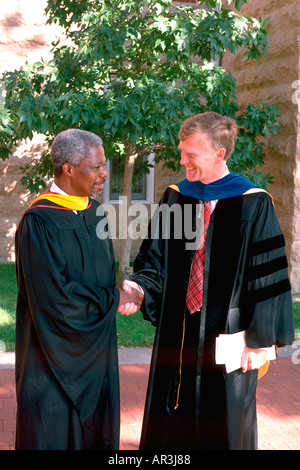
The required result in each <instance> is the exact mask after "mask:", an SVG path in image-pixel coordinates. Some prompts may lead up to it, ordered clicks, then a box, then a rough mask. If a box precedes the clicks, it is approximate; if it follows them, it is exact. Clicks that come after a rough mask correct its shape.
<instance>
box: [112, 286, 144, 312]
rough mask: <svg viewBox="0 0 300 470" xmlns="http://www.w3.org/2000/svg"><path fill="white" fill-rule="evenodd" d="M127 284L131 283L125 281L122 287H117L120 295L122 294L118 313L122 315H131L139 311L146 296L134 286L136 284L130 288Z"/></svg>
mask: <svg viewBox="0 0 300 470" xmlns="http://www.w3.org/2000/svg"><path fill="white" fill-rule="evenodd" d="M125 282H127V283H128V282H130V281H124V283H123V286H122V287H121V286H117V289H118V290H119V293H120V301H119V307H118V312H119V313H120V314H121V315H131V314H133V313H136V312H138V311H139V309H140V307H141V305H142V302H143V298H144V296H143V294H142V293H141V292H140V291H139V290H138V289H137V288H136V287H135V286H134V283H131V285H130V286H129V285H127V284H125ZM137 287H138V286H137ZM124 289H126V290H124Z"/></svg>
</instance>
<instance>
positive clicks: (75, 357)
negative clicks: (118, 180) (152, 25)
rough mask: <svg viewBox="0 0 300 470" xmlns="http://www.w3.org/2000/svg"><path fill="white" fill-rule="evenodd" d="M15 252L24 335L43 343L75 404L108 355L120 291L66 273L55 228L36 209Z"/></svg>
mask: <svg viewBox="0 0 300 470" xmlns="http://www.w3.org/2000/svg"><path fill="white" fill-rule="evenodd" d="M16 252H17V277H18V285H19V300H18V304H19V305H18V306H17V310H19V312H23V313H22V316H23V318H22V322H23V329H22V334H23V335H24V338H22V339H21V340H22V341H23V344H24V342H26V341H27V342H28V344H29V342H30V341H34V342H35V341H37V342H38V343H39V345H40V347H41V349H42V352H43V355H44V357H45V359H46V360H47V362H48V364H49V366H50V368H51V370H52V372H53V373H54V375H55V377H56V378H57V380H58V381H59V382H60V383H61V385H62V386H63V388H64V389H65V391H66V392H67V394H68V395H69V396H70V398H71V399H72V401H73V402H74V403H75V404H76V402H79V401H80V399H81V398H82V397H83V396H84V394H85V391H86V389H88V387H89V385H90V384H91V383H92V380H93V378H92V375H93V374H94V373H95V371H94V364H96V363H98V364H99V358H100V363H101V360H102V359H101V357H103V358H104V359H103V360H104V362H105V361H106V360H107V359H105V358H106V357H107V348H108V344H109V338H110V336H111V334H112V331H113V328H114V325H115V314H116V311H117V307H118V303H119V292H118V290H117V289H116V288H115V287H114V285H112V286H111V287H102V286H90V285H83V284H81V283H79V282H76V281H74V280H71V279H70V278H68V276H67V275H66V272H67V266H66V260H65V258H64V254H63V252H62V249H61V244H60V240H59V236H58V234H57V230H56V229H55V227H52V226H51V225H50V224H46V223H45V221H44V220H43V218H42V217H39V216H37V215H36V214H33V213H30V212H29V213H28V214H26V216H25V217H23V220H22V223H21V225H20V228H19V233H18V234H17V238H16ZM83 256H84V254H83ZM79 264H80V262H79ZM103 269H104V270H105V269H107V270H108V269H111V267H108V266H103ZM109 276H111V277H112V276H113V275H112V274H109ZM25 312H27V315H26V314H25ZM25 317H26V318H25ZM32 330H34V333H33V332H32ZM19 335H20V333H19ZM26 337H27V339H26ZM33 338H36V339H33ZM31 344H34V343H31ZM30 349H31V350H32V351H36V349H35V348H30ZM27 354H32V352H28V351H27ZM24 360H25V359H24Z"/></svg>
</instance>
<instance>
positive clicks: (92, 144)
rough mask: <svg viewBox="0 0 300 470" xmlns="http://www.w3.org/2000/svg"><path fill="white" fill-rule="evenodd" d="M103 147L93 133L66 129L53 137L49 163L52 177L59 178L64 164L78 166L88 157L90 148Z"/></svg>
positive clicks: (100, 140) (99, 139)
mask: <svg viewBox="0 0 300 470" xmlns="http://www.w3.org/2000/svg"><path fill="white" fill-rule="evenodd" d="M99 146H103V142H102V139H101V138H100V137H99V136H98V135H96V134H94V133H93V132H89V131H84V130H82V129H67V130H65V131H62V132H60V133H59V134H57V136H56V137H55V139H54V141H53V143H52V146H51V153H50V156H51V161H52V165H53V170H54V175H55V176H59V175H60V174H61V171H62V166H63V164H64V163H70V164H71V165H74V166H77V165H80V163H81V162H82V160H83V159H84V158H86V157H89V156H90V151H91V149H92V148H96V147H99Z"/></svg>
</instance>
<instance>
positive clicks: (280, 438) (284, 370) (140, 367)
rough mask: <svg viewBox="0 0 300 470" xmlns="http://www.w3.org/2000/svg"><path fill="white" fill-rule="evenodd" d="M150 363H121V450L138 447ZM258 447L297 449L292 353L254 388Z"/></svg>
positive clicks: (8, 426)
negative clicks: (255, 391)
mask: <svg viewBox="0 0 300 470" xmlns="http://www.w3.org/2000/svg"><path fill="white" fill-rule="evenodd" d="M148 373H149V364H121V365H120V386H121V445H120V449H121V450H137V449H138V443H139V437H140V432H141V424H142V417H143V408H144V402H145V395H146V387H147V380H148ZM257 409H258V436H259V449H261V450H300V364H299V365H296V364H293V363H292V360H291V357H280V358H278V359H277V360H276V361H273V362H272V363H271V366H270V368H269V371H268V373H267V374H266V375H265V376H264V377H263V378H262V379H261V380H260V381H259V384H258V390H257ZM15 415H16V400H15V388H14V369H13V368H8V369H0V450H13V449H14V428H15Z"/></svg>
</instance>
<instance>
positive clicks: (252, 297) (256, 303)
mask: <svg viewBox="0 0 300 470" xmlns="http://www.w3.org/2000/svg"><path fill="white" fill-rule="evenodd" d="M198 202H199V201H198V200H196V199H195V198H192V197H189V196H183V195H182V194H181V193H180V192H178V190H174V189H172V188H168V189H167V191H166V192H165V194H164V195H163V198H162V200H161V207H164V206H165V205H168V206H169V207H172V208H175V207H176V205H177V206H180V207H181V208H182V213H183V214H186V217H187V218H186V219H185V215H183V216H182V221H183V220H184V219H185V220H188V218H189V216H188V214H190V212H191V213H192V222H193V224H194V225H193V230H194V231H195V220H196V219H195V214H196V207H197V204H198ZM191 208H192V211H190V209H191ZM173 212H174V213H175V212H176V210H174V211H173ZM179 212H180V211H179ZM179 212H178V213H179ZM161 213H163V211H162V210H161ZM169 214H170V217H169V222H170V225H171V227H172V226H173V224H174V220H177V222H176V223H175V225H176V224H177V226H176V228H175V229H174V226H173V229H172V228H171V229H170V234H169V235H168V236H163V233H166V229H165V228H163V229H162V226H163V220H164V223H165V224H166V215H165V213H164V215H163V216H161V217H159V216H157V217H155V220H156V222H154V221H152V225H150V229H149V236H148V239H146V240H144V241H143V243H142V246H141V250H140V253H139V254H138V256H137V258H136V260H135V265H134V271H135V274H134V276H133V280H135V281H136V282H138V283H139V284H140V285H141V286H142V287H143V289H144V291H145V299H144V303H143V306H142V311H143V314H144V317H145V318H146V319H147V320H149V321H150V322H152V323H153V325H155V326H156V336H155V342H154V346H153V353H152V361H151V367H150V376H149V383H148V390H147V398H146V405H145V413H144V420H143V427H142V436H141V442H140V449H146V450H147V449H150V450H151V449H152V450H159V449H162V450H172V449H176V450H177V451H178V450H191V449H198V450H199V449H218V450H221V449H255V448H256V445H257V444H256V403H255V393H256V384H257V371H256V370H255V371H249V372H247V373H245V374H243V373H242V372H241V369H238V370H237V371H234V372H231V373H226V371H225V368H224V366H223V365H216V364H215V339H216V337H217V336H218V335H219V334H220V333H224V332H226V333H235V332H237V331H242V330H246V342H247V345H248V346H249V347H253V348H260V347H269V346H272V345H273V344H276V345H278V346H282V345H284V344H291V342H292V341H293V339H294V328H293V316H292V300H291V290H290V283H289V280H288V276H287V260H286V256H285V248H284V238H283V235H282V232H281V229H280V226H279V223H278V219H277V216H276V213H275V210H274V206H273V203H272V200H271V197H270V196H269V195H268V194H267V193H265V192H257V193H253V194H248V195H241V196H237V197H229V198H228V197H226V198H224V199H220V200H219V201H218V202H217V205H216V207H215V210H214V212H213V213H212V215H211V222H210V225H209V228H208V233H207V239H206V256H205V277H204V299H203V305H202V309H201V312H200V313H195V314H194V315H190V314H189V312H188V311H187V310H186V305H185V304H186V292H187V286H188V280H189V275H190V268H191V262H192V259H193V255H194V251H193V250H191V249H190V248H188V247H190V245H187V243H190V242H191V238H190V236H191V235H190V234H191V231H189V230H187V225H185V224H184V222H180V219H176V217H175V216H174V217H173V213H172V212H171V211H170V212H169ZM153 224H156V227H157V228H156V229H154V228H153ZM180 225H182V227H181V228H182V234H183V236H182V237H180ZM184 225H185V226H184ZM191 226H192V223H190V227H191ZM159 230H160V236H158V233H159Z"/></svg>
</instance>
